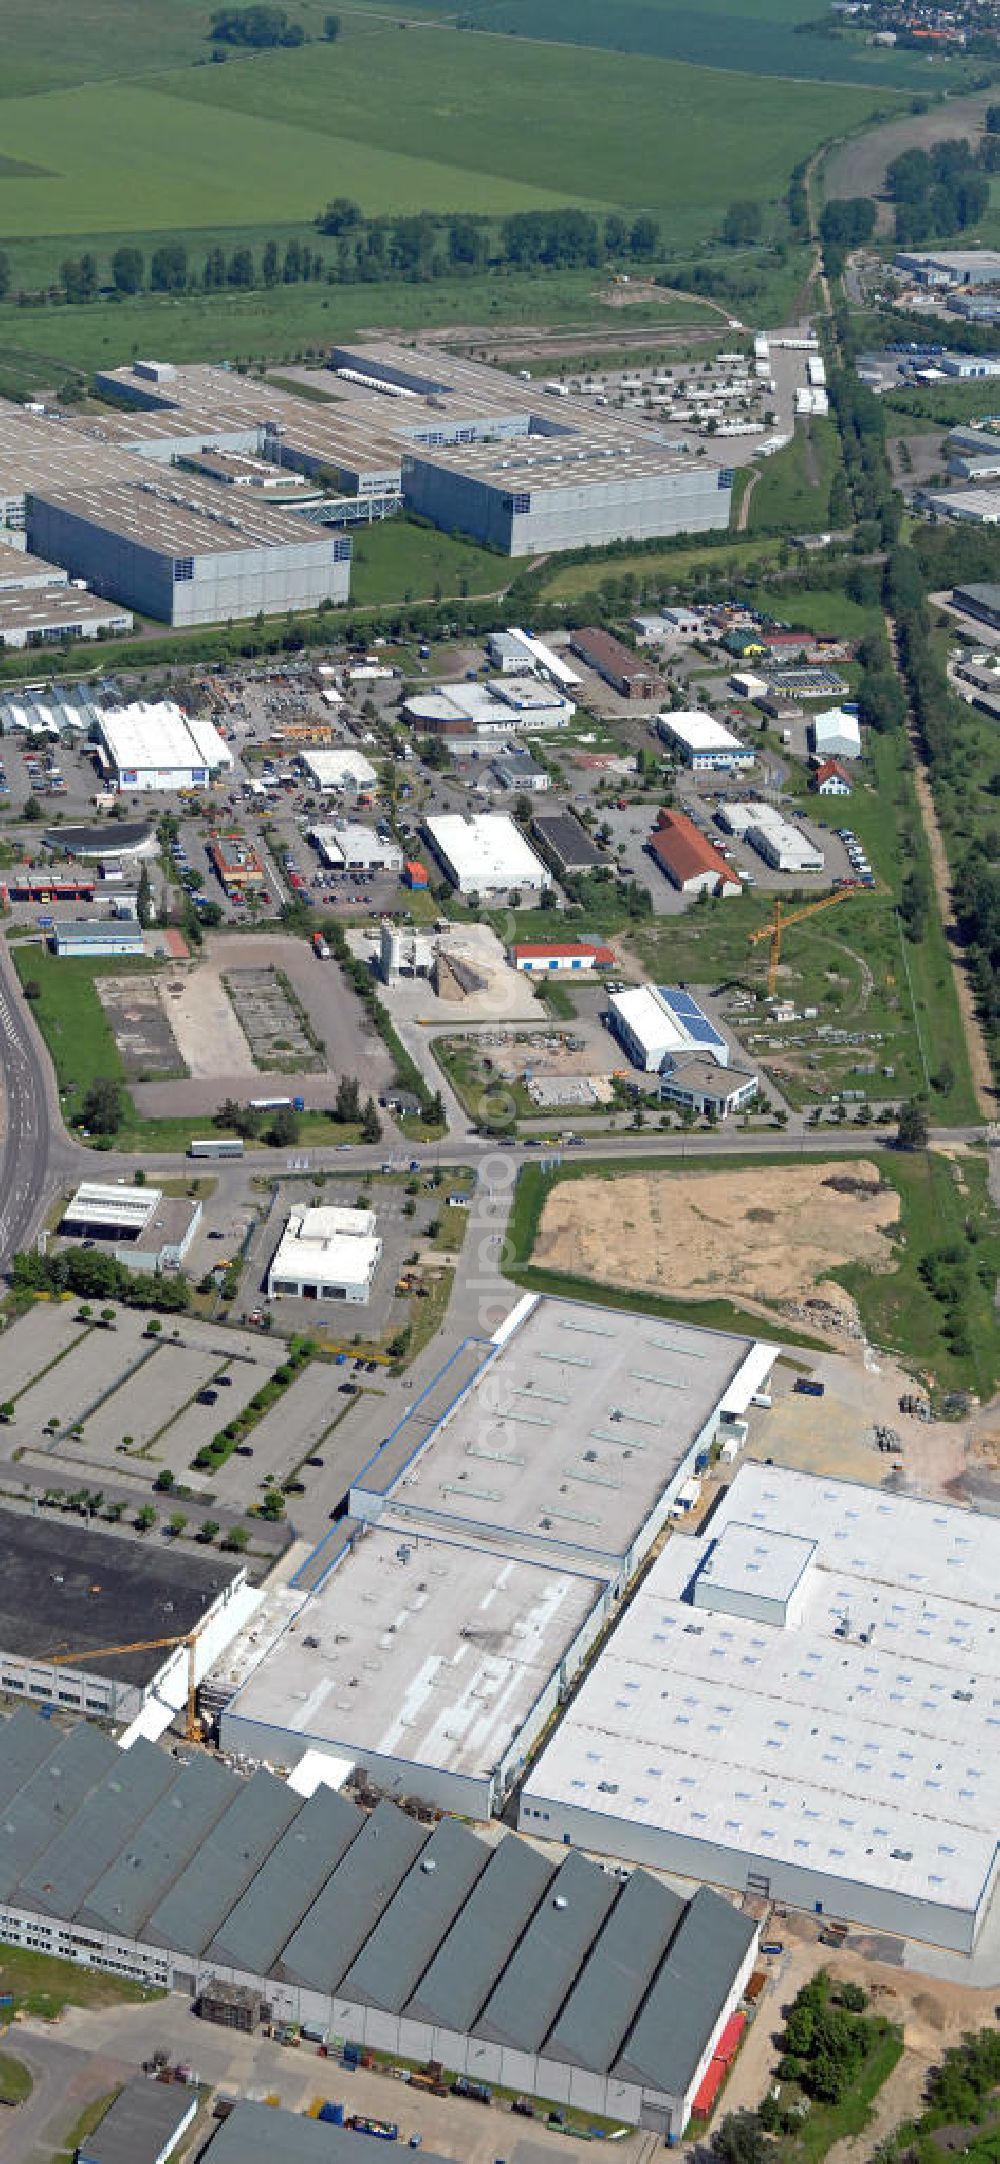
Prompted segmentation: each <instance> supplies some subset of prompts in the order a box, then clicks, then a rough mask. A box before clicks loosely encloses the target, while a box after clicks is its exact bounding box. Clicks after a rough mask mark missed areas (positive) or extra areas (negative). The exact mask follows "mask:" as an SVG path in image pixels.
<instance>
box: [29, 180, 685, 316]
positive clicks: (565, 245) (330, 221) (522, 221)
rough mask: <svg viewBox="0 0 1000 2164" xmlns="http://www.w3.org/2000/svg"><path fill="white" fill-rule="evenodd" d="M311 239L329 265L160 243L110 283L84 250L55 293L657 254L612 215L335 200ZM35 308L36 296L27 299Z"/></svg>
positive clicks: (295, 281)
mask: <svg viewBox="0 0 1000 2164" xmlns="http://www.w3.org/2000/svg"><path fill="white" fill-rule="evenodd" d="M316 225H317V227H318V229H319V231H320V232H321V233H323V234H326V235H327V236H328V237H330V238H333V239H335V240H336V243H337V246H336V252H335V255H334V256H332V257H331V256H330V255H329V254H327V253H325V252H324V251H323V250H322V249H319V248H314V247H312V246H311V245H310V243H309V241H308V240H300V239H298V238H297V237H296V236H295V235H293V236H292V237H291V238H290V239H289V240H286V241H285V242H284V244H280V243H279V242H278V241H277V240H273V239H272V240H268V241H265V243H264V246H263V247H262V248H261V249H259V250H254V249H253V248H252V247H250V246H249V245H247V244H246V243H241V244H240V245H239V246H238V247H236V248H233V249H230V250H228V251H227V250H226V249H225V248H223V247H222V246H221V245H220V244H219V243H218V242H216V243H215V244H214V245H213V246H212V247H211V248H209V249H208V250H207V252H206V254H205V255H204V257H203V258H202V260H201V263H200V264H199V263H198V262H196V261H194V260H192V258H191V256H190V255H189V253H188V250H187V248H186V246H185V244H184V242H183V241H179V240H167V241H162V242H161V243H160V245H159V246H158V247H157V248H154V250H153V251H152V254H151V255H150V256H149V258H148V259H147V257H146V254H145V252H144V251H143V249H141V248H138V247H136V246H135V245H133V244H132V243H123V244H122V246H121V247H120V248H116V249H115V252H114V255H113V256H112V258H111V264H110V284H108V283H107V281H106V279H105V277H104V276H103V275H102V268H101V264H100V262H99V260H98V257H97V256H96V255H95V254H94V253H93V251H92V250H90V249H85V250H84V251H83V253H82V254H81V255H78V256H66V257H64V259H63V261H62V263H61V265H60V268H59V285H60V288H61V290H62V293H63V296H64V298H65V299H66V300H67V301H69V302H72V303H74V304H81V303H86V302H88V301H96V300H100V299H102V298H103V297H104V296H105V295H106V294H108V293H111V294H113V295H115V296H117V297H118V298H120V299H128V298H131V297H132V296H133V295H135V294H138V293H144V292H150V293H175V294H176V293H199V292H204V293H217V292H221V291H224V290H225V289H227V288H231V289H236V290H242V291H253V290H254V289H256V288H263V289H265V290H269V289H273V288H274V287H276V286H281V285H300V284H306V283H312V284H318V283H322V282H323V281H325V282H326V283H327V284H328V285H357V284H361V285H375V284H380V283H382V282H383V281H384V280H391V279H394V278H405V279H409V280H416V281H418V282H423V281H430V280H433V279H436V278H446V277H447V278H453V277H462V276H471V275H474V274H477V273H481V272H483V271H485V270H487V269H493V270H503V269H507V270H530V271H539V270H579V269H587V268H591V269H596V268H599V267H600V266H601V265H602V264H603V263H606V262H609V261H612V260H613V261H616V262H618V261H628V262H633V263H645V262H649V261H651V260H652V258H654V257H655V256H656V254H657V251H658V249H659V245H660V228H659V225H658V224H657V221H656V219H655V218H651V217H649V216H648V215H646V214H645V213H642V214H641V215H639V216H638V217H635V218H632V219H630V220H626V219H624V218H622V217H620V216H619V215H618V213H617V212H615V213H611V214H609V215H608V216H607V217H606V218H604V219H603V220H599V219H597V218H595V217H593V216H592V215H591V214H590V212H589V211H582V210H558V211H522V212H518V213H517V214H516V215H515V216H513V217H510V218H505V219H504V220H503V221H502V222H501V223H500V224H499V225H498V224H497V223H496V221H495V220H492V219H490V218H484V217H476V216H473V215H471V214H469V215H465V214H456V215H454V216H451V217H445V216H442V215H441V214H439V213H437V212H434V211H426V210H421V211H414V212H412V213H409V214H407V215H406V216H405V217H396V218H370V219H369V218H364V217H363V216H362V213H361V211H360V209H359V207H358V205H357V204H356V203H352V202H351V201H350V200H349V199H348V198H347V197H344V196H338V197H336V198H335V199H334V201H333V202H331V203H328V204H327V206H326V209H325V210H324V211H321V212H320V215H319V217H318V218H317V219H316ZM10 291H11V267H10V261H9V258H8V257H6V256H2V255H0V299H3V298H5V297H6V296H7V295H8V294H9V293H10ZM32 297H33V298H37V299H44V298H45V297H46V292H45V290H43V291H42V292H40V293H39V294H38V295H35V296H32Z"/></svg>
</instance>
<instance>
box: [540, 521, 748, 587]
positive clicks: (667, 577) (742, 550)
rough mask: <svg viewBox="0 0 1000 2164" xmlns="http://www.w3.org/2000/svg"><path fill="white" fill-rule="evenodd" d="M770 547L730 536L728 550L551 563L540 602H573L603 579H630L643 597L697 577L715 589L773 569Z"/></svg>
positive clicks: (621, 554) (649, 552) (619, 554)
mask: <svg viewBox="0 0 1000 2164" xmlns="http://www.w3.org/2000/svg"><path fill="white" fill-rule="evenodd" d="M775 546H776V544H775V543H774V542H773V541H766V540H758V541H754V540H750V539H744V538H743V537H742V536H738V535H736V534H731V535H730V537H729V545H728V546H719V545H717V546H716V547H714V548H706V547H705V546H704V544H702V545H701V546H699V545H698V543H697V542H693V543H691V544H690V546H688V545H682V546H681V547H679V548H670V547H667V546H664V547H663V548H662V549H645V550H643V549H637V550H636V551H635V553H634V555H630V554H629V552H628V551H627V550H617V549H616V550H615V553H614V555H609V556H603V557H602V556H593V557H589V558H588V560H587V561H586V563H581V564H560V563H559V562H558V561H557V562H556V563H555V564H554V565H553V568H552V575H551V578H547V579H546V581H545V583H544V585H543V587H542V593H543V596H544V598H545V600H546V601H579V599H580V597H581V595H582V594H593V593H596V592H597V591H598V589H599V587H600V586H601V584H602V583H603V581H605V580H612V581H614V582H617V581H618V580H620V579H626V578H631V579H634V580H635V581H636V583H637V584H641V585H642V586H643V588H644V589H645V590H646V591H647V592H649V591H651V590H652V589H653V588H654V587H655V586H656V584H657V583H658V582H659V583H662V585H663V587H664V588H668V587H670V586H672V585H674V584H675V583H676V582H677V581H678V580H679V579H688V578H693V577H695V576H697V574H698V573H699V572H704V573H706V575H707V576H708V577H710V578H712V579H718V581H719V583H720V585H729V584H731V583H732V580H733V579H734V578H737V577H739V575H740V573H741V572H742V571H744V570H752V569H753V567H754V566H755V565H757V564H764V563H767V564H773V562H774V555H775Z"/></svg>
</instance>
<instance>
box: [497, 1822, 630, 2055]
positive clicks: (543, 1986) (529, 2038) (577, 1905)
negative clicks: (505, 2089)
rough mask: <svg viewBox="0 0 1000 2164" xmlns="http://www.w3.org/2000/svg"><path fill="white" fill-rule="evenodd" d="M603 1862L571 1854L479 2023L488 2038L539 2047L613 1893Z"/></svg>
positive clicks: (523, 2048)
mask: <svg viewBox="0 0 1000 2164" xmlns="http://www.w3.org/2000/svg"><path fill="white" fill-rule="evenodd" d="M615 1892H616V1886H615V1881H614V1879H611V1878H609V1877H608V1874H607V1872H606V1871H603V1870H602V1869H601V1866H600V1864H599V1863H591V1862H590V1860H589V1858H588V1857H586V1856H581V1855H579V1854H576V1853H574V1854H572V1855H570V1856H567V1858H566V1861H565V1863H564V1864H563V1867H562V1870H561V1871H560V1873H559V1876H558V1878H557V1880H556V1882H555V1885H554V1887H553V1888H552V1889H551V1891H550V1892H549V1893H547V1894H546V1896H545V1898H544V1900H543V1901H540V1902H539V1905H538V1907H537V1909H536V1910H535V1913H534V1916H533V1917H532V1919H531V1922H530V1924H529V1925H528V1928H527V1930H526V1932H525V1934H524V1937H523V1939H522V1940H521V1943H520V1945H519V1946H518V1948H517V1951H516V1953H515V1954H514V1955H513V1957H512V1959H511V1961H510V1962H509V1963H508V1966H507V1967H506V1969H505V1970H504V1973H503V1975H502V1977H501V1978H500V1982H499V1983H498V1985H497V1987H496V1990H495V1991H493V1992H492V1993H491V1995H490V1998H489V1999H488V2001H487V2003H486V2005H485V2007H484V2008H483V2011H482V2013H481V2014H480V2016H479V2020H478V2021H477V2022H476V2025H475V2032H474V2033H475V2034H476V2036H481V2037H483V2038H485V2040H486V2041H487V2042H488V2043H493V2044H509V2045H511V2046H512V2047H513V2048H514V2049H515V2050H518V2051H530V2052H535V2051H539V2050H540V2049H541V2047H542V2045H543V2044H544V2042H545V2039H546V2037H547V2035H548V2033H549V2030H550V2029H551V2027H552V2024H553V2022H554V2020H555V2018H556V2015H557V2014H558V2012H559V2008H560V2007H561V2005H562V2003H563V2000H564V1999H565V1998H566V1996H567V1994H568V1992H569V1991H570V1990H571V1988H572V1986H573V1984H574V1983H575V1982H576V1979H577V1977H578V1975H579V1973H580V1969H581V1967H582V1964H583V1962H584V1960H585V1958H586V1956H587V1954H588V1953H589V1951H590V1948H591V1946H592V1945H593V1943H594V1940H595V1939H596V1938H597V1935H598V1932H599V1931H600V1929H601V1926H602V1924H603V1923H604V1922H605V1920H606V1918H607V1914H608V1910H609V1909H610V1908H611V1906H612V1903H613V1901H614V1898H615Z"/></svg>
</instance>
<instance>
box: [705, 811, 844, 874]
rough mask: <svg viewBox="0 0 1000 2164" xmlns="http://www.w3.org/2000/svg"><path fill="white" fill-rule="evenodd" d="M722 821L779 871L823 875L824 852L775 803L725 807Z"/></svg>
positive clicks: (722, 823) (732, 832)
mask: <svg viewBox="0 0 1000 2164" xmlns="http://www.w3.org/2000/svg"><path fill="white" fill-rule="evenodd" d="M718 816H719V821H720V824H721V825H722V826H724V827H725V828H726V830H727V832H728V833H730V834H736V835H739V836H740V837H741V839H742V840H744V841H746V842H749V844H750V847H751V849H756V851H757V855H758V856H759V857H763V859H764V862H765V864H769V865H770V866H771V869H772V871H776V872H821V871H822V870H823V869H824V865H825V861H826V860H825V858H824V856H823V851H822V849H818V848H817V847H816V844H815V842H811V841H810V840H809V837H808V835H807V834H804V833H803V831H802V828H801V827H795V826H792V824H791V822H790V820H788V819H785V818H783V817H782V814H781V812H779V811H776V810H775V808H774V805H773V804H724V805H722V806H720V809H719V815H718Z"/></svg>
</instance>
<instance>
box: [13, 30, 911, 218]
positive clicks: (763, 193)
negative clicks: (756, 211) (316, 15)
mask: <svg viewBox="0 0 1000 2164" xmlns="http://www.w3.org/2000/svg"><path fill="white" fill-rule="evenodd" d="M155 92H156V95H157V96H158V97H159V96H162V95H164V94H165V93H169V94H170V95H171V96H172V98H173V99H179V100H181V101H182V102H183V103H184V104H185V105H193V104H194V102H195V101H198V103H199V104H207V105H208V106H210V107H211V109H212V112H213V114H215V115H219V114H220V113H221V112H222V111H223V110H226V109H228V110H229V111H231V112H234V113H235V112H238V113H239V114H241V115H242V116H244V117H245V118H246V119H248V120H249V119H250V118H255V119H257V120H258V122H259V124H260V125H261V126H265V127H269V126H274V127H294V128H296V129H300V130H302V132H303V137H305V136H308V135H319V136H321V137H322V138H323V139H324V140H325V142H326V144H327V151H326V156H327V159H328V163H329V166H330V183H329V186H328V187H327V188H326V189H325V192H324V191H323V190H321V191H320V194H319V196H318V198H317V204H316V207H317V208H318V207H319V204H320V203H321V202H323V201H325V199H326V196H328V195H333V194H336V193H337V192H338V191H340V190H341V189H342V190H343V192H344V193H350V194H352V195H353V196H354V197H355V199H356V200H357V201H359V202H360V203H361V205H362V208H364V209H369V208H371V207H373V206H372V205H370V204H369V202H368V200H367V198H366V193H365V187H366V178H367V175H366V173H365V171H364V169H362V172H361V174H360V176H359V174H358V173H357V172H355V171H351V170H348V166H347V164H346V163H345V166H344V167H343V168H342V170H341V171H340V172H339V173H337V172H334V170H333V167H334V165H335V164H336V163H337V162H338V161H339V159H340V158H341V156H343V157H344V159H345V160H350V159H351V158H353V156H354V152H353V151H350V152H349V151H348V149H347V146H348V144H349V143H353V144H356V145H358V146H365V147H367V146H369V145H371V144H376V143H378V142H379V140H380V138H381V136H382V134H383V132H384V127H385V115H386V113H387V112H395V113H399V114H400V115H404V114H405V125H404V127H403V130H402V132H403V133H404V135H405V140H406V146H407V152H408V154H409V157H410V158H412V159H414V160H424V161H428V162H429V163H430V164H432V165H434V166H441V167H444V168H448V167H452V168H458V169H459V170H460V171H461V172H462V173H463V174H467V175H473V176H479V179H480V187H482V186H483V185H484V181H483V176H486V175H489V176H491V178H492V179H493V180H494V181H496V182H500V181H503V182H506V183H507V184H508V185H511V186H514V187H516V189H517V190H518V192H519V194H522V193H524V192H525V191H529V190H530V191H534V192H535V194H536V196H537V195H538V193H539V192H547V193H548V195H549V197H550V199H551V198H552V197H556V196H557V197H561V198H562V199H564V200H565V199H566V197H567V196H569V197H572V199H573V200H574V201H576V202H580V203H601V204H608V205H623V206H626V207H632V208H643V209H652V210H656V211H660V212H662V213H663V215H664V217H665V219H667V220H668V221H669V230H670V236H671V238H673V239H675V240H676V239H677V238H678V237H679V236H680V235H683V234H684V233H688V232H690V233H697V232H700V231H710V230H712V228H713V227H714V226H715V225H716V224H717V222H718V218H719V214H720V212H721V211H722V210H723V209H724V208H725V206H726V204H727V203H728V202H729V201H730V200H731V199H732V198H733V197H734V196H740V195H747V196H753V197H755V198H756V199H757V200H759V201H761V202H773V201H774V200H775V199H776V198H777V197H778V196H779V195H781V194H782V192H783V190H784V188H785V186H786V184H787V179H788V175H789V172H790V171H791V168H792V167H793V165H795V164H796V163H797V162H798V161H799V160H800V159H801V158H803V157H805V156H806V155H807V154H808V153H809V152H810V151H811V150H813V149H814V148H815V147H816V145H817V144H818V143H819V142H821V141H822V140H823V138H824V137H826V136H829V135H831V134H833V133H835V132H836V133H839V132H840V131H841V130H842V129H843V128H845V127H849V126H857V125H858V124H859V123H860V122H861V121H863V120H864V119H865V118H866V117H867V115H868V114H870V113H871V112H872V110H873V107H874V105H875V103H876V102H877V101H876V99H875V97H874V96H873V94H872V92H870V91H864V90H858V89H853V88H848V89H838V90H836V91H833V90H831V89H829V88H827V87H826V86H824V85H821V84H811V83H803V84H800V85H798V86H797V88H796V91H795V95H794V97H790V96H789V93H788V90H787V87H786V86H785V85H783V84H779V83H776V82H773V81H769V80H767V79H766V78H753V77H737V76H728V77H727V76H725V75H722V74H720V73H718V72H716V71H715V70H713V69H705V68H697V67H688V66H684V65H680V64H678V63H674V62H668V61H660V60H649V59H646V58H643V57H632V56H631V55H629V54H627V53H614V54H608V53H606V52H602V53H595V52H589V51H586V50H584V49H581V48H576V47H574V48H568V47H566V46H561V47H550V46H543V47H539V46H538V45H536V44H533V43H529V42H528V41H523V42H522V41H521V40H518V39H514V40H511V39H501V38H493V37H487V36H485V35H477V36H475V37H470V36H469V35H467V34H463V33H462V32H460V31H451V30H439V29H427V30H426V31H425V32H423V33H421V34H419V35H415V34H414V32H413V31H412V30H406V29H404V28H400V27H397V26H396V25H395V24H393V25H392V26H384V27H383V29H382V32H381V34H380V35H379V36H378V37H377V38H376V37H373V36H369V37H366V38H361V37H358V38H350V39H345V40H344V41H343V42H338V44H337V45H335V46H333V47H314V48H312V49H310V50H309V51H298V52H283V53H273V54H268V55H267V56H266V58H265V59H264V60H255V61H253V62H250V63H245V62H241V63H238V64H236V65H233V64H230V65H229V66H228V67H226V68H219V69H213V70H212V71H211V72H210V73H209V71H207V70H202V71H191V70H185V71H184V73H183V74H174V75H169V74H167V75H162V76H158V77H157V78H156V79H155ZM99 95H100V93H99ZM129 95H131V93H129ZM187 125H188V124H187V122H184V123H182V135H183V136H185V137H186V132H187ZM32 142H33V147H32ZM32 142H29V140H28V136H27V135H25V136H24V137H23V138H22V137H21V136H20V135H18V134H17V132H15V134H14V135H13V136H12V137H11V139H10V143H9V147H10V149H11V150H12V151H13V153H14V154H15V155H16V156H24V157H34V158H35V159H36V160H39V161H40V162H42V163H46V162H48V160H47V157H46V155H45V131H44V129H43V130H42V131H41V132H40V133H38V134H36V135H35V136H34V137H33V138H32ZM387 155H390V156H392V155H394V153H388V154H387ZM10 185H11V188H12V189H16V188H17V187H18V185H21V186H22V187H24V188H27V186H28V183H22V184H19V183H17V182H12V183H11V184H10ZM35 185H38V186H39V187H40V186H42V185H43V184H42V183H37V184H35ZM388 185H389V183H387V186H388ZM438 185H439V187H440V188H442V189H443V187H444V182H443V179H439V183H438ZM452 200H453V202H455V204H456V207H457V206H458V205H459V204H462V205H464V207H466V208H470V209H471V208H475V207H476V203H475V200H474V197H473V196H471V195H470V196H465V197H461V196H459V197H455V196H454V194H453V195H452ZM423 202H424V198H423V197H422V196H421V195H420V194H419V192H418V193H416V194H410V195H409V196H408V197H407V198H406V200H405V203H401V204H398V205H397V206H395V207H399V208H406V209H408V210H415V209H417V208H419V207H421V206H422V205H423ZM428 207H431V208H433V207H434V204H433V203H429V205H428ZM93 222H94V221H93V220H92V221H91V223H92V224H93ZM132 222H133V223H134V222H135V221H134V219H133V221H132Z"/></svg>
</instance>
